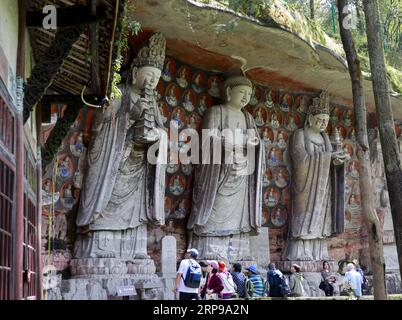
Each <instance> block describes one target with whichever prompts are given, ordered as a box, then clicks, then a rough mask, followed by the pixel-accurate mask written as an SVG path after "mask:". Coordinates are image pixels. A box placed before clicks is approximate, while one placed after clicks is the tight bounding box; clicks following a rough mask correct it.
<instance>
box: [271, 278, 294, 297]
mask: <svg viewBox="0 0 402 320" xmlns="http://www.w3.org/2000/svg"><path fill="white" fill-rule="evenodd" d="M274 286H275V287H277V288H278V289H279V292H280V294H281V296H282V297H286V296H288V295H289V294H290V293H291V290H290V286H289V283H288V281H287V279H286V277H285V276H284V275H283V274H282V275H281V274H279V273H275V275H274Z"/></svg>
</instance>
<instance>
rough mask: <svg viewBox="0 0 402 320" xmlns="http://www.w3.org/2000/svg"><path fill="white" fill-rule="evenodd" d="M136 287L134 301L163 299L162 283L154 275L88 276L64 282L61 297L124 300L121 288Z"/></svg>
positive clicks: (67, 298) (131, 297)
mask: <svg viewBox="0 0 402 320" xmlns="http://www.w3.org/2000/svg"><path fill="white" fill-rule="evenodd" d="M123 286H124V287H127V286H134V287H135V290H136V295H133V296H130V297H128V298H129V299H132V300H159V299H162V291H163V289H162V282H161V281H160V279H159V278H158V276H157V275H156V274H153V275H140V274H135V275H128V274H126V275H118V274H114V275H88V276H76V277H73V278H72V279H69V280H63V281H62V284H61V295H62V299H63V300H122V299H123V297H121V296H119V295H118V289H119V287H123Z"/></svg>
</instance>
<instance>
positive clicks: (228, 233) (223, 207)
mask: <svg viewBox="0 0 402 320" xmlns="http://www.w3.org/2000/svg"><path fill="white" fill-rule="evenodd" d="M243 115H244V126H245V127H244V128H241V129H251V130H254V133H255V136H256V137H257V138H258V139H259V144H258V145H257V146H256V147H255V153H254V156H253V154H248V157H245V158H246V159H247V162H245V163H244V162H243V163H236V161H234V163H233V164H227V163H226V164H225V162H224V155H225V152H224V142H223V140H220V143H222V149H221V150H222V153H221V158H219V159H218V160H220V161H218V162H220V163H213V160H212V159H213V158H214V149H213V148H214V147H213V141H212V138H211V139H204V138H203V146H202V150H201V154H203V152H204V151H205V150H204V148H205V147H204V144H210V151H211V159H210V163H209V164H206V163H202V164H199V165H198V166H197V167H196V169H195V182H194V190H193V202H192V210H191V214H190V217H189V221H188V228H189V229H190V230H192V246H193V247H195V248H197V249H198V250H199V252H200V258H201V259H210V258H215V259H218V258H219V259H222V260H226V261H236V260H250V259H251V257H250V248H249V235H250V234H252V235H257V234H258V233H259V228H260V227H261V203H262V199H261V197H262V179H263V174H264V172H265V160H264V158H265V156H264V154H265V152H264V146H263V144H262V143H261V140H260V138H259V134H258V130H257V128H256V126H255V123H254V119H253V118H252V116H251V115H250V114H249V113H248V112H245V111H243ZM203 129H218V130H217V134H218V139H221V138H222V137H221V136H219V135H220V134H221V133H222V130H224V129H230V126H229V111H228V109H227V108H226V107H225V106H214V107H212V108H209V109H208V111H207V112H206V114H205V116H204V119H203ZM245 148H246V146H245ZM252 162H253V163H252ZM247 164H249V165H251V168H252V167H254V170H253V171H252V173H251V174H244V170H246V168H245V167H246V166H247ZM249 168H250V167H249ZM241 171H243V172H241Z"/></svg>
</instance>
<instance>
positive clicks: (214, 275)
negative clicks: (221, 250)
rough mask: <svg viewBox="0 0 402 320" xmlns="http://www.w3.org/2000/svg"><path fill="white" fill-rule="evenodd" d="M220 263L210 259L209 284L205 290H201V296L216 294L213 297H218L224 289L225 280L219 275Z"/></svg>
mask: <svg viewBox="0 0 402 320" xmlns="http://www.w3.org/2000/svg"><path fill="white" fill-rule="evenodd" d="M218 269H219V265H218V262H216V261H208V271H209V275H208V280H207V284H206V286H205V287H204V290H203V291H202V292H201V296H205V297H207V295H208V296H215V298H213V299H217V298H218V297H220V296H221V292H222V290H223V288H224V287H223V281H222V279H221V277H220V276H218Z"/></svg>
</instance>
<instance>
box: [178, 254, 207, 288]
mask: <svg viewBox="0 0 402 320" xmlns="http://www.w3.org/2000/svg"><path fill="white" fill-rule="evenodd" d="M189 262H190V265H189V266H188V269H187V273H186V277H185V278H183V280H184V284H185V285H186V287H189V288H199V287H200V284H201V278H202V274H201V267H200V266H199V265H198V263H197V264H193V263H192V261H191V260H189ZM182 277H183V276H182Z"/></svg>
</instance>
